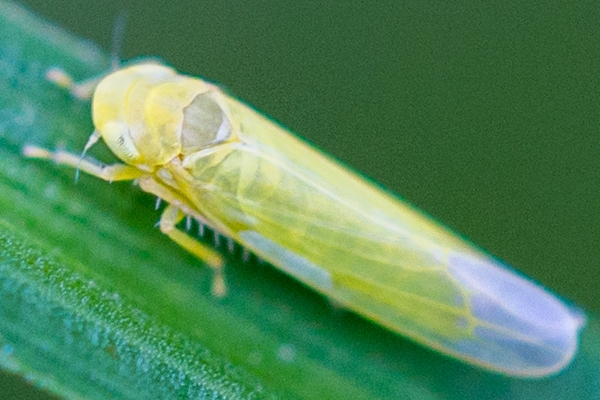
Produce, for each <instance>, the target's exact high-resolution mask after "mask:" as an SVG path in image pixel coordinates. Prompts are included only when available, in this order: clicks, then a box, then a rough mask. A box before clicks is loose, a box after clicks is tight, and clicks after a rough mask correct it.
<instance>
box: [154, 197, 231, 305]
mask: <svg viewBox="0 0 600 400" xmlns="http://www.w3.org/2000/svg"><path fill="white" fill-rule="evenodd" d="M184 217H185V214H184V213H183V212H181V211H180V210H179V209H178V208H177V207H175V206H174V205H172V204H169V206H168V207H167V208H166V209H165V211H164V212H163V214H162V215H161V217H160V230H161V232H162V233H164V234H165V235H167V236H168V237H170V238H171V239H172V240H173V241H174V242H175V243H177V244H178V245H180V246H181V247H183V248H184V249H185V250H187V251H189V252H190V253H192V254H193V255H195V256H196V257H198V258H199V259H201V260H202V261H204V262H205V263H207V264H208V265H209V266H210V267H211V268H212V270H213V273H214V278H213V282H212V289H211V291H212V294H213V295H215V296H217V297H223V296H224V295H225V293H226V292H227V288H226V287H225V279H224V278H223V258H221V256H220V255H219V254H218V253H217V252H215V251H214V250H213V249H211V248H209V247H207V246H206V245H204V244H202V243H200V242H198V241H197V240H195V239H194V238H192V237H190V236H188V235H187V234H185V233H183V232H181V231H180V230H178V229H177V228H176V227H175V225H177V223H178V222H179V221H181V220H182V219H183V218H184Z"/></svg>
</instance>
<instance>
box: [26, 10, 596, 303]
mask: <svg viewBox="0 0 600 400" xmlns="http://www.w3.org/2000/svg"><path fill="white" fill-rule="evenodd" d="M23 3H24V4H27V5H29V7H30V8H31V9H32V10H34V11H36V12H37V13H39V14H40V15H43V16H45V17H46V18H48V19H51V20H54V21H56V22H57V24H59V25H61V26H63V27H66V28H68V29H70V30H72V31H74V32H76V33H77V34H79V35H81V36H83V37H88V38H90V40H92V41H94V42H97V43H99V44H100V45H101V46H103V47H105V48H107V49H108V48H110V46H111V31H112V25H113V21H114V19H115V17H116V15H117V14H118V13H119V12H120V11H123V10H125V11H127V13H128V24H127V33H126V35H125V41H124V47H123V51H122V57H123V58H125V59H128V58H133V57H138V56H140V55H152V56H158V57H161V58H163V59H164V60H165V61H167V62H168V63H170V64H172V65H174V66H175V67H177V68H178V69H179V70H182V71H184V72H187V73H190V74H193V75H200V76H204V77H206V78H208V79H210V80H213V81H216V82H220V83H221V84H223V85H224V86H225V87H227V88H228V89H229V90H230V91H231V92H233V93H234V94H235V95H237V96H238V97H240V98H242V99H244V100H246V101H247V102H249V103H251V104H253V105H255V106H256V107H257V108H258V109H260V110H262V111H263V112H264V113H265V114H267V115H270V116H272V117H274V118H275V119H277V120H279V121H281V122H282V123H283V124H285V125H287V126H288V127H290V128H291V129H292V130H293V131H295V132H297V133H298V134H299V135H300V136H302V137H304V138H306V139H308V140H310V141H311V142H313V143H315V144H316V145H317V146H318V147H320V148H322V149H324V150H325V151H326V152H328V153H330V154H332V155H334V156H336V157H337V158H340V159H341V160H343V161H344V162H346V163H347V164H349V165H351V166H352V167H354V168H356V169H357V170H359V171H361V172H363V173H365V174H366V175H367V176H369V177H372V178H373V179H374V180H376V181H377V182H379V183H381V184H382V185H383V186H384V187H386V188H388V189H390V190H391V191H393V192H395V193H398V194H400V195H401V196H403V197H405V198H406V199H408V200H409V201H410V202H412V203H413V204H415V205H417V206H418V207H419V208H421V209H423V210H425V211H426V212H428V213H430V214H431V215H433V216H434V217H436V218H437V219H439V220H440V221H442V222H444V223H446V224H447V225H448V226H450V227H452V228H453V229H455V230H456V231H458V232H460V233H462V234H464V235H465V236H466V237H468V238H470V239H471V240H473V241H474V242H475V243H478V244H479V245H480V246H482V247H483V248H485V249H487V250H489V251H490V252H491V253H493V254H494V255H496V256H498V257H500V258H502V259H504V260H506V261H507V262H509V263H511V264H512V265H514V266H515V267H516V268H517V269H519V270H521V271H523V272H524V273H526V274H527V275H529V276H531V277H532V278H534V279H535V280H537V281H539V282H541V283H543V284H544V285H546V286H548V287H550V288H552V289H553V290H554V291H555V292H557V293H559V294H560V295H562V296H564V297H566V298H567V299H570V300H573V301H574V302H575V303H577V304H579V305H581V306H583V307H584V308H586V309H588V310H592V311H596V312H598V311H600V299H599V297H598V295H597V293H598V287H599V286H600V274H598V268H597V260H598V259H599V258H600V257H599V256H600V240H599V238H600V216H599V212H598V211H599V210H598V208H599V207H598V204H600V203H599V201H598V200H597V199H598V198H599V197H600V196H599V195H600V188H599V183H600V179H599V176H600V174H599V173H598V170H599V167H600V159H599V153H600V152H599V150H600V146H599V141H600V139H599V136H598V133H597V129H598V126H600V124H599V122H600V121H599V115H600V114H599V112H598V106H599V105H600V101H599V98H598V93H599V89H600V82H599V79H598V75H599V73H600V37H599V36H600V4H598V3H597V2H595V1H588V2H584V1H546V2H533V1H529V2H523V1H504V2H501V3H500V4H497V5H490V4H483V3H486V2H480V1H464V0H463V1H460V2H445V3H447V4H440V2H438V1H429V2H428V1H421V0H415V1H404V2H403V1H389V2H387V3H389V4H386V2H377V3H376V2H365V1H346V2H339V1H332V0H329V1H320V2H307V1H287V2H282V1H260V2H259V1H241V0H238V1H197V0H189V1H159V0H146V1H101V0H96V1H89V0H71V1H50V0H36V1H33V0H30V1H25V2H23Z"/></svg>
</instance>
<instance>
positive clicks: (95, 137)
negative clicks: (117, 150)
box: [75, 130, 100, 182]
mask: <svg viewBox="0 0 600 400" xmlns="http://www.w3.org/2000/svg"><path fill="white" fill-rule="evenodd" d="M98 140H100V132H98V131H97V130H94V132H92V134H91V135H90V137H89V138H88V141H87V142H86V144H85V146H84V147H83V151H82V152H81V155H80V156H79V162H78V163H77V165H76V166H75V182H78V181H79V165H80V164H81V162H82V161H83V158H84V157H85V153H87V151H88V150H89V149H90V148H91V147H92V146H93V145H95V144H96V143H97V142H98Z"/></svg>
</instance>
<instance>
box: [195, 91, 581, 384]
mask: <svg viewBox="0 0 600 400" xmlns="http://www.w3.org/2000/svg"><path fill="white" fill-rule="evenodd" d="M227 103H228V105H229V108H230V112H231V116H232V118H233V119H234V121H233V122H234V125H237V126H239V129H240V139H241V141H240V142H236V143H233V144H228V145H225V146H215V147H213V148H211V149H209V150H207V151H205V152H203V153H202V154H199V155H198V156H197V157H192V158H190V159H189V160H188V161H187V164H186V168H188V170H191V171H192V175H193V177H194V182H195V184H197V185H199V186H200V187H202V188H204V189H203V191H202V194H201V195H199V196H198V198H194V199H191V201H192V202H193V203H194V204H195V205H196V207H198V209H200V211H201V212H202V213H203V214H205V215H207V217H208V219H209V220H211V221H219V223H221V224H223V226H222V227H220V229H222V230H223V231H224V232H226V233H227V234H229V235H231V236H232V237H234V238H236V239H237V240H238V241H240V242H241V243H242V244H244V245H245V246H247V247H248V248H250V249H251V250H252V251H254V252H256V253H257V254H258V255H260V256H261V257H263V258H264V259H266V260H268V261H269V262H271V263H272V264H273V265H275V266H276V267H278V268H281V269H283V270H284V271H286V272H288V273H289V274H291V275H292V276H294V277H296V278H297V279H299V280H301V281H302V282H304V283H305V284H307V285H309V286H311V287H313V288H314V289H316V290H318V291H320V292H322V293H324V294H325V295H327V296H329V297H331V298H333V299H335V300H337V301H338V302H341V303H342V304H344V305H346V306H347V307H348V308H350V309H352V310H354V311H356V312H358V313H360V314H362V315H364V316H366V317H368V318H370V319H372V320H374V321H376V322H378V323H380V324H382V325H384V326H387V327H388V328H390V329H391V330H393V331H396V332H400V333H402V334H404V335H407V336H409V337H411V338H413V339H414V340H416V341H419V342H422V343H424V344H427V345H428V346H430V347H433V348H435V349H437V350H439V351H442V352H444V353H447V354H450V355H453V356H455V357H457V358H460V359H463V360H465V361H468V362H471V363H474V364H478V365H480V366H483V367H485V368H488V369H492V370H496V371H499V372H504V373H508V374H512V375H523V376H536V375H544V374H548V373H552V372H555V371H557V370H560V369H561V368H562V367H563V366H564V365H566V364H567V363H568V362H569V361H570V360H571V358H572V357H573V355H574V353H575V351H576V348H577V334H578V330H579V328H580V326H581V324H582V318H581V317H580V316H579V315H577V313H575V312H574V311H572V310H570V309H569V308H568V307H567V306H565V305H564V304H563V303H562V302H561V301H560V300H558V299H557V298H556V297H554V296H553V295H551V294H549V293H548V292H546V291H545V290H544V289H543V288H541V287H539V286H537V285H535V284H533V283H531V282H530V281H528V280H526V279H524V278H522V277H520V276H519V275H518V274H516V273H514V272H511V271H510V269H508V268H507V267H505V266H504V265H502V264H501V263H499V262H497V261H495V260H493V259H492V258H491V257H489V256H487V255H485V254H484V253H482V252H480V251H479V250H477V249H475V248H473V247H472V246H471V245H470V244H468V243H466V242H464V241H463V240H462V239H460V238H459V237H458V236H457V235H455V234H453V233H452V232H450V231H448V230H446V229H445V228H443V227H441V226H440V225H438V224H437V223H435V222H432V221H431V220H430V219H429V218H427V217H425V216H423V215H422V214H420V213H419V212H418V211H416V210H414V209H413V208H412V207H410V206H409V205H406V204H405V203H402V202H401V201H400V200H398V199H395V198H392V197H391V196H388V195H387V194H386V193H384V192H383V191H381V190H380V189H378V188H376V187H374V186H373V185H370V184H369V183H367V182H366V181H365V180H363V179H362V178H360V177H358V176H357V175H355V174H353V173H352V172H350V171H348V170H347V169H345V168H344V167H342V166H341V165H340V164H338V163H336V162H335V161H333V160H331V159H330V158H328V157H326V156H324V155H323V154H322V153H320V152H318V151H316V150H314V149H312V148H311V147H309V146H308V145H306V144H305V143H303V142H301V141H300V140H298V139H297V138H295V137H293V136H292V135H291V134H289V133H288V132H286V131H285V130H284V129H283V128H281V127H279V126H278V125H276V124H274V123H272V122H271V121H269V120H268V119H266V118H264V117H262V116H261V115H260V114H258V113H256V112H255V111H253V110H252V109H251V108H249V107H247V106H245V105H244V104H242V103H240V102H238V101H237V100H235V99H231V98H227Z"/></svg>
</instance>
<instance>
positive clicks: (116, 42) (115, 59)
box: [110, 10, 127, 71]
mask: <svg viewBox="0 0 600 400" xmlns="http://www.w3.org/2000/svg"><path fill="white" fill-rule="evenodd" d="M126 27H127V12H126V11H124V10H122V11H121V12H120V13H119V15H117V17H116V18H115V23H114V25H113V32H112V46H111V49H110V67H111V70H112V71H116V70H118V69H119V66H120V64H121V51H122V50H123V41H124V38H125V29H126Z"/></svg>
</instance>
